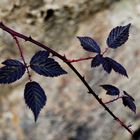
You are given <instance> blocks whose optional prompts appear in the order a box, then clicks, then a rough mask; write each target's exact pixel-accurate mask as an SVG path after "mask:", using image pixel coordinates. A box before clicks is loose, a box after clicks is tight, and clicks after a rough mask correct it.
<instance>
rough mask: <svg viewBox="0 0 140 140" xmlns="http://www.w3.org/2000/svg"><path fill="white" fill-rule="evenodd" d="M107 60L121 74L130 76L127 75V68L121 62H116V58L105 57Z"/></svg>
mask: <svg viewBox="0 0 140 140" xmlns="http://www.w3.org/2000/svg"><path fill="white" fill-rule="evenodd" d="M105 60H106V61H108V63H109V65H110V67H111V68H112V69H113V70H114V71H115V72H118V73H119V74H121V75H124V76H126V77H128V75H127V71H126V70H125V68H124V67H123V66H122V65H121V64H119V63H118V62H116V61H115V60H113V59H111V58H109V57H105Z"/></svg>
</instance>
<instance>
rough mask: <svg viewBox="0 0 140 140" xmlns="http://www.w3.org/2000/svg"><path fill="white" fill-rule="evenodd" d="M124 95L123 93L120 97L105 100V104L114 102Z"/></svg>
mask: <svg viewBox="0 0 140 140" xmlns="http://www.w3.org/2000/svg"><path fill="white" fill-rule="evenodd" d="M122 97H123V95H122V96H118V97H117V98H115V99H112V100H110V101H107V102H104V104H110V103H112V102H114V101H117V100H119V99H121V98H122Z"/></svg>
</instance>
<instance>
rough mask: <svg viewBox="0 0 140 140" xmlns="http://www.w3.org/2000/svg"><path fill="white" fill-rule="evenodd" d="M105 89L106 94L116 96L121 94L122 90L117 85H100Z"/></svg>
mask: <svg viewBox="0 0 140 140" xmlns="http://www.w3.org/2000/svg"><path fill="white" fill-rule="evenodd" d="M100 86H101V87H102V88H103V89H104V90H106V91H107V92H106V94H108V95H112V96H116V95H119V94H120V91H119V89H118V88H117V87H115V86H112V85H100Z"/></svg>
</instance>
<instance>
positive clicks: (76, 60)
mask: <svg viewBox="0 0 140 140" xmlns="http://www.w3.org/2000/svg"><path fill="white" fill-rule="evenodd" d="M92 58H94V56H89V57H85V58H79V59H67V62H70V63H73V62H79V61H83V60H88V59H92Z"/></svg>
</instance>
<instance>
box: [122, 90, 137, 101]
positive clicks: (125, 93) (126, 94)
mask: <svg viewBox="0 0 140 140" xmlns="http://www.w3.org/2000/svg"><path fill="white" fill-rule="evenodd" d="M123 93H124V95H125V96H127V97H129V98H131V100H133V101H135V99H134V98H133V97H132V96H131V95H129V94H128V93H127V92H126V91H123Z"/></svg>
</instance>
